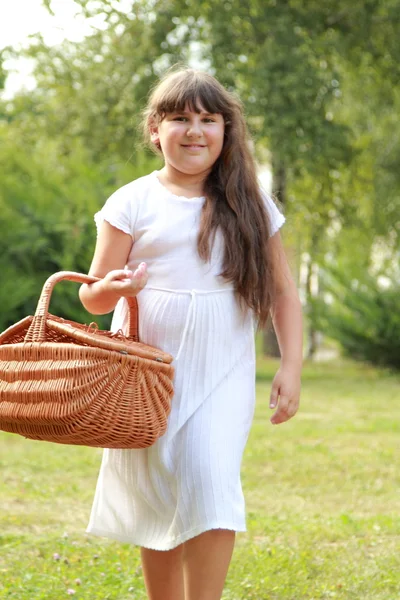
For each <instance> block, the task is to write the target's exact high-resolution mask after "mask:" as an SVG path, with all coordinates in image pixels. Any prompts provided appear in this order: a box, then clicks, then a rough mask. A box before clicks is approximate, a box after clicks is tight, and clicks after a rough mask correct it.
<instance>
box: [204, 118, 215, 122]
mask: <svg viewBox="0 0 400 600" xmlns="http://www.w3.org/2000/svg"><path fill="white" fill-rule="evenodd" d="M203 121H204V123H215V119H213V118H212V117H204V119H203Z"/></svg>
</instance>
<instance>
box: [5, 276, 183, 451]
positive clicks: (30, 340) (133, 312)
mask: <svg viewBox="0 0 400 600" xmlns="http://www.w3.org/2000/svg"><path fill="white" fill-rule="evenodd" d="M63 279H68V280H71V281H76V282H79V283H93V282H94V281H97V278H94V277H89V276H87V275H81V274H79V273H72V272H68V271H62V272H59V273H55V274H54V275H52V276H51V277H49V279H48V280H47V281H46V283H45V285H44V286H43V290H42V293H41V296H40V299H39V302H38V305H37V309H36V313H35V316H33V317H32V316H29V317H25V319H22V321H19V322H18V323H16V324H15V325H12V326H11V327H9V328H8V329H6V331H4V332H3V333H2V334H0V430H3V431H8V432H12V433H17V434H20V435H23V436H24V437H26V438H30V439H35V440H45V441H49V442H57V443H61V444H73V445H84V446H98V447H102V448H146V447H147V446H151V445H152V444H153V443H154V442H155V441H156V440H157V439H158V438H159V437H160V436H161V435H162V434H163V433H164V432H165V430H166V426H167V417H168V414H169V412H170V409H171V399H172V395H173V385H172V379H173V372H174V369H173V367H172V365H171V362H172V360H173V359H172V356H170V355H169V354H166V353H165V352H162V351H161V350H158V349H157V348H153V347H152V346H147V345H145V344H142V343H140V342H139V340H138V314H137V301H136V299H135V298H132V299H129V327H128V335H127V337H125V336H124V335H122V333H120V332H119V333H118V334H112V333H111V332H109V331H100V330H98V329H97V326H93V325H89V326H86V325H82V324H80V323H75V322H74V321H68V320H65V319H61V318H59V317H56V316H54V315H51V314H50V313H49V312H48V309H49V302H50V297H51V293H52V291H53V288H54V285H55V284H56V283H57V282H59V281H61V280H63Z"/></svg>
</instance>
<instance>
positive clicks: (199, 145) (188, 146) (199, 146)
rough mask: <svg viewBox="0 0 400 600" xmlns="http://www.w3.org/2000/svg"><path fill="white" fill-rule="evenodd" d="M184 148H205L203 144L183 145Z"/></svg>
mask: <svg viewBox="0 0 400 600" xmlns="http://www.w3.org/2000/svg"><path fill="white" fill-rule="evenodd" d="M182 146H183V147H184V148H205V146H202V145H201V144H182Z"/></svg>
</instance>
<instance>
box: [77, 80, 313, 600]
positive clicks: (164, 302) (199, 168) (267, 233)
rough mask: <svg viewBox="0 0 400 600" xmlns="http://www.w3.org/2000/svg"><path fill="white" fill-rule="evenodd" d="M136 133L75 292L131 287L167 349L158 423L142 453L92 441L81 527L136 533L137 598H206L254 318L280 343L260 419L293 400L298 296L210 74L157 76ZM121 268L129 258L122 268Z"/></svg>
mask: <svg viewBox="0 0 400 600" xmlns="http://www.w3.org/2000/svg"><path fill="white" fill-rule="evenodd" d="M144 122H145V131H146V134H147V136H148V139H149V140H150V142H151V144H152V145H153V147H154V148H155V149H156V150H157V151H158V152H159V153H160V154H161V155H162V158H163V161H164V166H163V168H162V169H161V170H160V171H154V172H153V173H151V174H150V175H147V176H145V177H141V178H139V179H137V180H136V181H133V182H132V183H129V184H128V185H125V186H123V187H122V188H121V189H119V190H117V191H116V192H115V193H114V194H113V195H112V196H111V197H110V198H109V199H108V201H107V202H106V204H105V205H104V207H103V208H102V210H101V211H100V212H99V213H98V214H97V215H96V217H95V220H96V223H97V226H98V239H97V244H96V249H95V253H94V258H93V262H92V265H91V268H90V274H91V275H94V276H97V277H100V278H102V279H101V281H99V282H96V283H94V284H91V285H83V286H82V287H81V290H80V296H81V300H82V302H83V304H84V306H85V307H86V308H87V310H89V311H90V312H91V313H94V314H103V313H108V312H110V311H112V310H113V309H114V308H115V311H114V317H113V323H112V328H113V330H118V329H120V328H122V329H124V327H125V326H126V320H127V303H126V301H125V298H126V297H128V296H135V295H138V305H139V326H140V338H141V341H142V342H145V343H147V344H151V345H153V346H157V347H159V348H162V349H163V350H165V351H166V352H169V353H170V354H172V355H173V356H174V358H175V361H174V364H175V382H174V385H175V395H174V398H173V401H172V410H171V414H170V417H169V421H168V429H167V432H166V434H165V435H164V436H163V437H162V438H160V439H159V440H158V441H157V442H156V443H155V444H154V445H153V446H152V447H150V448H148V449H145V450H105V451H104V455H103V461H102V465H101V470H100V476H99V480H98V484H97V488H96V494H95V500H94V505H93V509H92V513H91V518H90V523H89V526H88V531H89V532H90V533H93V534H95V535H100V536H106V537H110V538H114V539H117V540H121V541H123V542H131V543H133V544H138V545H140V546H141V555H142V565H143V573H144V578H145V584H146V588H147V593H148V597H149V599H150V600H218V599H220V598H221V595H222V590H223V586H224V582H225V577H226V574H227V570H228V567H229V563H230V560H231V555H232V551H233V546H234V540H235V532H236V531H245V505H244V499H243V494H242V488H241V483H240V464H241V459H242V454H243V450H244V447H245V444H246V441H247V437H248V433H249V429H250V425H251V422H252V417H253V410H254V402H255V352H254V323H255V321H257V322H258V323H259V324H260V325H263V324H265V322H266V320H267V317H268V314H269V311H270V310H271V312H272V316H273V323H274V327H275V331H276V333H277V338H278V341H279V346H280V350H281V357H282V358H281V366H280V368H279V370H278V372H277V374H276V376H275V378H274V381H273V385H272V392H271V399H270V407H271V408H276V410H275V412H274V414H273V416H272V418H271V421H272V423H274V424H278V423H282V422H284V421H287V420H288V419H289V418H290V417H292V416H293V415H294V414H295V413H296V411H297V408H298V403H299V394H300V371H301V362H302V331H301V308H300V302H299V299H298V295H297V291H296V288H295V285H294V283H293V280H292V278H291V275H290V272H289V268H288V265H287V261H286V258H285V254H284V251H283V249H282V244H281V240H280V236H279V233H278V229H279V228H280V226H281V225H282V224H283V222H284V220H285V219H284V217H283V216H282V215H281V214H280V212H279V211H278V209H277V208H276V207H275V205H274V203H273V202H272V200H271V199H270V198H269V197H268V196H267V195H266V194H265V193H264V192H263V191H262V190H261V189H260V187H259V184H258V182H257V177H256V172H255V166H254V162H253V158H252V156H251V153H250V151H249V145H248V137H247V130H246V126H245V122H244V117H243V113H242V109H241V105H240V103H239V102H238V100H237V99H236V98H235V97H234V96H233V95H232V94H230V93H228V91H226V90H225V89H224V88H223V87H222V86H221V85H220V84H219V83H218V82H217V81H216V80H215V79H214V78H213V77H212V76H210V75H208V74H206V73H203V72H199V71H195V70H192V69H183V70H179V71H177V72H173V73H169V74H168V75H167V76H166V78H164V80H163V81H161V83H160V84H159V85H158V87H157V88H156V89H155V90H154V92H153V94H152V95H151V97H150V100H149V104H148V107H147V110H146V112H145V119H144ZM126 267H127V268H128V269H129V270H126Z"/></svg>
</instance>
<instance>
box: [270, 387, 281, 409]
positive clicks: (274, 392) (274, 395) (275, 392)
mask: <svg viewBox="0 0 400 600" xmlns="http://www.w3.org/2000/svg"><path fill="white" fill-rule="evenodd" d="M278 396H279V387H278V386H277V385H273V386H272V389H271V394H270V398H269V407H270V408H275V407H276V406H277V404H278Z"/></svg>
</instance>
